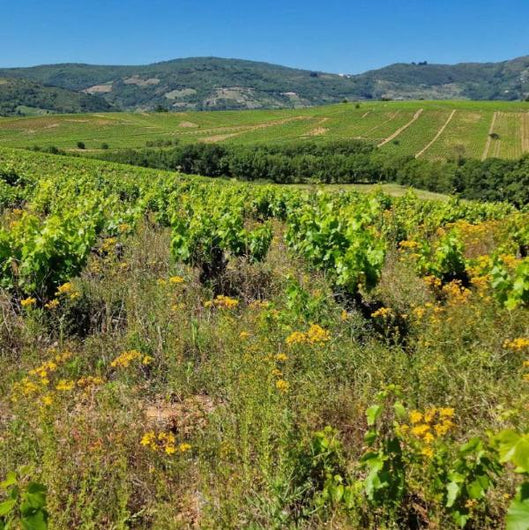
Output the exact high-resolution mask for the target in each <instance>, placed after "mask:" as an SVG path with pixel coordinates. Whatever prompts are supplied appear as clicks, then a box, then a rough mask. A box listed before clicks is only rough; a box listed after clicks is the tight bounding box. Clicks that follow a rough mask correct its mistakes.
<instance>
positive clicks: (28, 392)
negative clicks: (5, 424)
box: [11, 350, 72, 402]
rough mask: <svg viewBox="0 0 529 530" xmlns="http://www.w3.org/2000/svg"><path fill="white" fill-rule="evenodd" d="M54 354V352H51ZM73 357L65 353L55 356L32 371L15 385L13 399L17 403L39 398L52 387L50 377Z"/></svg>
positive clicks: (12, 392) (69, 353)
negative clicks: (24, 398) (26, 399)
mask: <svg viewBox="0 0 529 530" xmlns="http://www.w3.org/2000/svg"><path fill="white" fill-rule="evenodd" d="M50 351H51V353H54V350H50ZM71 357H72V353H71V352H69V351H65V352H63V353H58V354H55V355H54V357H53V359H51V360H49V361H46V362H44V363H43V364H41V365H40V366H37V368H34V369H33V370H30V371H29V372H28V375H27V376H26V377H24V378H23V379H22V380H21V381H18V382H16V383H14V384H13V387H12V389H11V399H12V401H14V402H17V401H18V400H19V398H20V397H29V396H39V395H42V394H43V393H45V392H46V391H47V388H48V387H49V385H50V376H51V374H53V373H54V372H56V371H57V369H58V368H59V366H60V365H61V364H63V363H65V362H66V361H67V360H68V359H70V358H71Z"/></svg>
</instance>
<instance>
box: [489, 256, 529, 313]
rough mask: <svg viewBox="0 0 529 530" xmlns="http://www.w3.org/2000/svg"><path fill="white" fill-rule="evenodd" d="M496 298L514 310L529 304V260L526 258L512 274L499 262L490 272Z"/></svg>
mask: <svg viewBox="0 0 529 530" xmlns="http://www.w3.org/2000/svg"><path fill="white" fill-rule="evenodd" d="M490 274H491V276H492V282H491V284H492V287H493V288H494V294H495V296H496V298H497V299H498V300H499V301H500V302H501V303H502V304H504V305H505V307H507V309H514V308H516V307H518V306H519V305H524V306H526V305H528V304H529V259H528V258H525V259H524V260H523V261H522V262H521V263H520V264H519V265H518V266H517V267H516V270H515V271H513V272H511V271H509V270H508V269H507V268H506V267H505V266H504V265H502V264H501V263H499V262H497V263H496V264H495V266H494V267H493V268H492V270H491V272H490Z"/></svg>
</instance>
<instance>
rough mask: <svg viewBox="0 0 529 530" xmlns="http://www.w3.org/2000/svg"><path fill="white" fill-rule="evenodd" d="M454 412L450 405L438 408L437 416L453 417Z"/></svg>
mask: <svg viewBox="0 0 529 530" xmlns="http://www.w3.org/2000/svg"><path fill="white" fill-rule="evenodd" d="M454 414H455V411H454V409H453V408H452V407H445V408H440V409H439V416H441V418H453V417H454Z"/></svg>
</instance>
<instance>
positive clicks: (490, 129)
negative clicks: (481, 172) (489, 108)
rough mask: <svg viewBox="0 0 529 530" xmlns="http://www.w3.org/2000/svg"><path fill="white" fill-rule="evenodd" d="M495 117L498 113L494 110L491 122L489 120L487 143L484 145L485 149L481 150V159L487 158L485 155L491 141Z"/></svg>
mask: <svg viewBox="0 0 529 530" xmlns="http://www.w3.org/2000/svg"><path fill="white" fill-rule="evenodd" d="M497 117H498V113H497V112H495V113H494V116H492V122H491V124H490V128H489V136H488V138H487V144H486V145H485V150H484V151H483V156H482V157H481V160H485V159H486V158H487V156H488V155H489V149H490V144H491V142H492V136H491V134H492V133H493V132H494V126H495V125H496V118H497Z"/></svg>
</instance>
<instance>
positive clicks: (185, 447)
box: [178, 443, 191, 453]
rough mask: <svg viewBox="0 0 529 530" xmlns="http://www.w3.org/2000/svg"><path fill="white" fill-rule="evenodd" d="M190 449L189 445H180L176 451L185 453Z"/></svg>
mask: <svg viewBox="0 0 529 530" xmlns="http://www.w3.org/2000/svg"><path fill="white" fill-rule="evenodd" d="M190 449H191V445H190V444H187V443H181V444H180V445H179V446H178V450H179V451H180V452H181V453H186V452H187V451H189V450H190Z"/></svg>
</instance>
